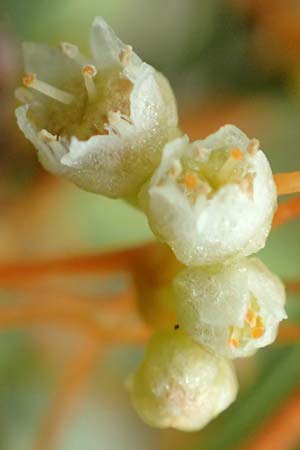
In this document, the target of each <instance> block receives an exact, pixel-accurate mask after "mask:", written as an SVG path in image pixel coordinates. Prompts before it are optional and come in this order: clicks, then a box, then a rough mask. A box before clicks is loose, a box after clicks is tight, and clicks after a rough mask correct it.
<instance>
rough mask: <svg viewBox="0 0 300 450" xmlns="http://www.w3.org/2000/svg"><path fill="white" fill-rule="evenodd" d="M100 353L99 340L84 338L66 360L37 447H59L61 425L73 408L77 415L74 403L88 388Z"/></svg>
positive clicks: (40, 449)
mask: <svg viewBox="0 0 300 450" xmlns="http://www.w3.org/2000/svg"><path fill="white" fill-rule="evenodd" d="M100 357H101V346H100V347H99V343H97V342H96V341H94V342H93V341H90V340H89V341H87V342H86V341H84V342H83V343H82V345H81V347H80V349H79V350H76V351H75V352H74V355H73V357H72V358H71V361H69V362H68V363H67V364H66V367H65V370H64V374H63V376H62V379H61V382H60V385H59V386H58V388H57V390H56V392H55V395H54V399H53V402H52V405H51V406H50V410H49V412H48V414H47V415H46V417H45V419H44V421H43V424H42V429H41V432H40V434H39V437H38V440H37V443H36V446H35V450H51V449H54V448H56V445H55V444H56V440H57V438H58V434H59V431H60V428H61V427H62V425H63V423H64V422H65V421H66V419H67V418H68V415H70V413H71V412H72V416H74V403H75V401H76V400H78V398H77V397H78V396H79V394H81V395H82V394H83V392H82V391H84V389H87V386H88V382H89V378H90V377H91V373H92V370H93V368H94V366H95V365H96V362H97V361H98V359H99V358H100ZM75 406H76V405H75ZM78 406H79V405H78Z"/></svg>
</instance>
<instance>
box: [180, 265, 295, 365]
mask: <svg viewBox="0 0 300 450" xmlns="http://www.w3.org/2000/svg"><path fill="white" fill-rule="evenodd" d="M174 292H175V296H176V300H175V303H176V311H177V319H178V322H179V323H180V326H182V328H183V329H184V330H186V331H187V332H188V333H189V335H190V336H191V337H192V339H194V340H195V341H197V342H199V343H201V344H203V345H205V346H207V347H208V348H209V349H211V350H213V351H215V352H217V353H219V354H221V355H223V356H226V357H228V358H237V357H243V356H250V355H251V354H253V353H254V352H255V351H256V350H257V349H258V348H260V347H265V346H266V345H269V344H271V343H272V342H273V341H274V340H275V338H276V335H277V329H278V325H279V323H280V321H281V320H283V319H285V318H286V317H287V316H286V313H285V310H284V304H285V291H284V286H283V284H282V283H281V281H280V280H279V279H278V278H277V277H276V276H275V275H273V274H272V273H271V272H270V271H269V270H268V269H267V268H266V267H265V265H264V264H263V263H262V262H261V261H259V260H258V259H257V258H249V259H248V258H242V259H241V260H237V261H235V262H234V263H233V264H230V265H225V266H221V267H216V268H210V269H207V270H205V269H203V268H197V267H193V268H188V269H186V270H184V271H182V272H181V273H180V274H179V275H177V277H176V279H175V281H174Z"/></svg>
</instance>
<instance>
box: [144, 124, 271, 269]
mask: <svg viewBox="0 0 300 450" xmlns="http://www.w3.org/2000/svg"><path fill="white" fill-rule="evenodd" d="M276 198H277V196H276V188H275V184H274V180H273V176H272V171H271V168H270V165H269V163H268V160H267V158H266V157H265V155H264V153H263V152H262V151H261V150H259V142H258V141H257V140H256V139H253V140H249V139H248V138H247V136H246V135H245V134H244V133H243V132H242V131H240V130H239V129H238V128H236V127H234V126H232V125H226V126H224V127H222V128H220V129H219V130H218V131H217V132H216V133H214V134H212V135H210V136H208V137H207V138H206V139H204V140H199V141H195V142H193V143H190V142H189V140H188V138H187V137H186V136H184V137H181V138H177V139H175V140H173V141H171V142H169V143H168V144H167V145H166V146H165V148H164V151H163V156H162V161H161V164H160V166H159V167H158V168H157V170H156V171H155V172H154V175H153V177H152V179H151V181H150V182H149V183H147V184H146V185H145V186H144V187H143V188H142V191H141V194H140V201H141V205H142V207H143V209H144V210H145V212H146V214H147V216H148V220H149V224H150V226H151V228H152V230H153V232H154V233H155V234H156V235H157V236H158V238H160V239H161V240H162V241H163V242H166V243H167V244H169V246H170V247H171V248H172V249H173V251H174V253H175V255H176V257H177V258H178V259H179V260H180V261H181V262H182V263H183V264H186V265H209V264H215V263H219V262H222V261H224V260H226V259H227V258H230V257H233V256H237V255H249V254H251V253H254V252H257V251H258V250H259V249H261V248H262V247H263V246H264V245H265V240H266V238H267V236H268V234H269V231H270V227H271V222H272V218H273V214H274V211H275V208H276Z"/></svg>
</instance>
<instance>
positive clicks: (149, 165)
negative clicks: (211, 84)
mask: <svg viewBox="0 0 300 450" xmlns="http://www.w3.org/2000/svg"><path fill="white" fill-rule="evenodd" d="M91 53H92V56H91V57H89V56H88V57H86V56H84V55H82V54H81V53H80V51H79V49H78V47H76V46H74V45H72V44H69V43H62V44H61V45H60V47H59V48H57V49H50V48H48V47H46V46H44V45H37V44H32V43H27V44H25V45H24V57H25V70H26V75H25V76H24V78H23V84H24V86H23V87H21V88H18V89H17V91H16V96H17V98H18V99H19V100H20V101H21V102H22V103H24V104H23V105H22V106H20V107H19V108H18V109H17V111H16V115H17V121H18V124H19V127H20V128H21V130H22V131H23V132H24V134H25V136H26V137H27V138H28V139H29V140H30V141H31V142H32V143H33V145H34V146H35V147H36V149H37V151H38V157H39V159H40V161H41V163H42V164H43V165H44V167H45V168H46V169H47V170H49V171H50V172H52V173H55V174H58V175H62V176H64V177H66V178H68V179H70V180H72V181H73V182H74V183H76V184H77V185H78V186H80V187H82V188H83V189H86V190H88V191H92V192H95V193H98V194H102V195H106V196H109V197H113V198H124V199H126V200H130V201H134V202H135V204H137V205H139V206H140V208H141V209H142V210H143V211H144V212H145V214H146V216H147V218H148V221H149V225H150V227H151V229H152V230H153V233H154V234H155V235H156V236H157V237H158V239H159V240H160V241H162V242H163V243H165V244H167V245H168V246H169V247H170V249H171V250H172V252H173V253H172V257H173V258H174V255H175V257H176V260H175V258H174V260H175V261H176V262H175V263H174V261H173V263H171V264H172V268H170V270H169V271H168V270H166V271H164V272H166V273H167V272H168V273H169V278H168V277H167V278H166V277H161V281H160V284H159V285H157V289H156V291H155V289H154V290H153V291H152V290H151V289H150V288H149V286H150V285H151V283H152V284H155V283H154V281H153V280H156V279H158V278H156V277H155V276H152V275H151V282H149V283H148V284H147V282H145V281H144V280H142V281H140V282H139V281H138V282H137V286H138V289H139V290H140V291H141V295H142V296H143V297H144V301H147V302H148V303H149V301H150V305H151V307H150V308H149V307H148V312H149V309H151V308H152V311H151V313H150V314H148V315H149V317H150V322H151V323H152V325H154V326H155V327H156V328H158V331H157V332H156V334H155V335H154V337H153V339H152V340H151V342H150V343H149V346H148V349H147V351H146V354H145V357H144V361H143V363H142V365H141V366H140V368H139V369H138V370H137V371H136V372H135V374H134V375H133V376H132V377H131V379H130V381H129V383H128V388H129V391H130V393H131V397H132V401H133V405H134V407H135V408H136V410H137V412H138V413H139V414H140V416H141V417H142V418H143V419H144V420H145V422H147V423H148V424H150V425H153V426H157V427H160V428H165V427H174V428H178V429H181V430H196V429H200V428H202V427H203V426H205V425H206V424H207V423H208V422H209V421H210V420H211V419H212V418H213V417H215V416H216V415H217V414H219V413H220V412H221V411H223V410H224V409H225V408H227V407H228V406H229V405H230V403H231V402H232V401H233V400H234V399H235V396H236V392H237V381H236V377H235V374H234V369H233V366H232V365H231V362H230V361H229V359H232V358H236V357H244V356H249V355H251V354H253V353H254V352H255V351H256V350H257V349H258V348H260V347H264V346H266V345H268V344H270V343H271V342H273V341H274V339H275V337H276V333H277V328H278V325H279V323H280V321H281V320H282V319H284V318H285V317H286V314H285V310H284V303H285V293H284V288H283V285H282V283H281V282H280V280H279V279H278V278H277V277H275V276H274V275H273V274H271V273H270V272H269V270H268V269H267V268H266V267H265V266H264V265H263V264H262V263H261V262H260V261H259V260H258V259H256V258H253V257H251V258H247V257H248V256H249V255H251V254H253V253H255V252H257V251H258V250H260V249H261V248H263V247H264V245H265V241H266V239H267V236H268V234H269V232H270V228H271V223H272V219H273V215H274V212H275V210H276V204H277V192H276V187H275V183H274V180H273V175H272V171H271V168H270V165H269V162H268V160H267V158H266V156H265V155H264V153H263V152H262V150H261V149H260V144H259V142H258V140H256V139H249V138H248V137H247V136H246V135H245V134H244V133H243V132H242V131H240V130H239V129H238V128H236V127H234V126H232V125H226V126H224V127H222V128H221V129H219V130H218V131H217V132H216V133H214V134H212V135H210V136H208V137H207V138H206V139H204V140H198V141H195V142H190V141H189V139H188V137H187V136H183V135H182V133H181V132H180V129H179V127H178V123H177V109H176V103H175V100H174V96H173V93H172V89H171V88H170V85H169V83H168V81H167V80H166V79H165V78H164V77H163V75H161V74H160V73H159V72H157V71H156V70H155V69H154V68H153V67H151V66H149V65H148V64H146V63H144V62H142V61H141V59H140V58H139V57H138V56H137V55H136V54H135V53H134V51H133V50H132V47H131V46H128V45H125V44H123V42H121V41H120V39H119V38H118V37H117V36H116V35H115V33H114V32H113V30H112V29H111V28H110V27H109V26H108V25H107V24H106V23H105V21H104V20H103V19H101V18H96V19H95V20H94V23H93V26H92V31H91ZM161 262H162V261H161ZM162 264H165V261H164V262H162ZM183 266H187V267H185V269H184V270H182V268H183ZM154 270H156V271H157V272H159V271H160V268H159V267H158V268H155V269H154V268H153V271H154ZM174 276H175V280H174V282H172V281H173V280H172V278H174ZM143 291H144V292H143ZM145 291H147V292H145ZM151 300H152V304H151ZM148 306H149V305H148ZM141 309H142V310H143V309H144V310H146V309H147V308H141ZM165 312H166V317H159V318H157V320H156V318H155V315H158V314H159V313H161V314H163V315H164V313H165ZM173 312H174V315H176V320H177V322H178V324H179V325H178V326H176V327H175V330H174V329H171V330H170V329H169V328H168V327H169V323H168V318H167V315H168V316H169V315H170V316H172V313H173ZM179 326H180V330H178V327H179ZM161 328H163V330H161Z"/></svg>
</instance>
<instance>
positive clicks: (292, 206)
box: [273, 197, 300, 228]
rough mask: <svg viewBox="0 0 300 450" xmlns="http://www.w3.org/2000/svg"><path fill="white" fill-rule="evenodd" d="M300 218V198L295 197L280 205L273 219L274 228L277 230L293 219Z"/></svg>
mask: <svg viewBox="0 0 300 450" xmlns="http://www.w3.org/2000/svg"><path fill="white" fill-rule="evenodd" d="M296 218H300V197H293V198H290V199H289V200H287V201H285V202H282V203H280V204H279V205H278V209H277V211H276V213H275V216H274V219H273V228H277V227H279V226H281V225H284V224H285V223H287V222H289V221H291V220H292V219H296Z"/></svg>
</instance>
